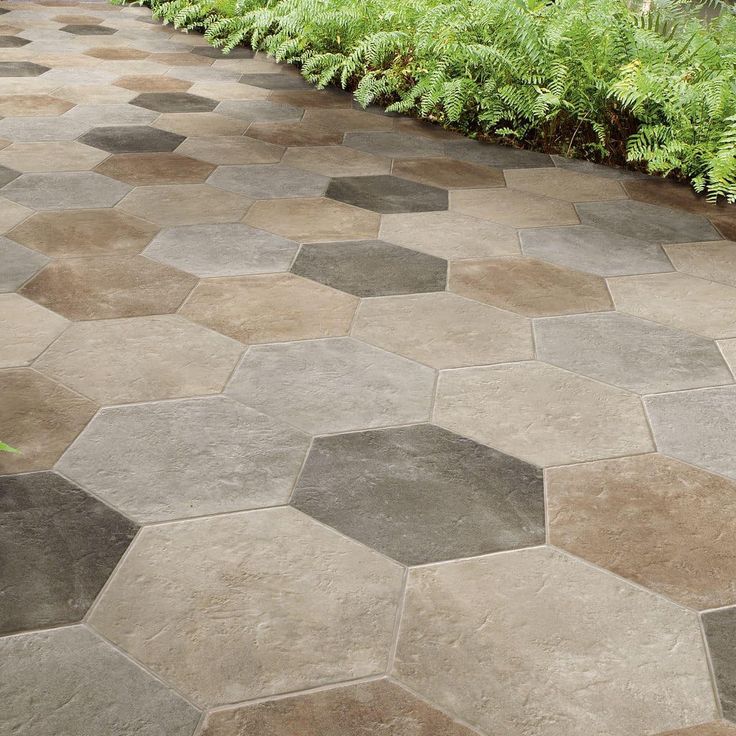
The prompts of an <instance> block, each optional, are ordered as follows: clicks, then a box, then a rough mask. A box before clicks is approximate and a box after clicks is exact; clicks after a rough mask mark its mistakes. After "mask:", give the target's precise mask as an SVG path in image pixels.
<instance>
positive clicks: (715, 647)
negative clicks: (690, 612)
mask: <svg viewBox="0 0 736 736" xmlns="http://www.w3.org/2000/svg"><path fill="white" fill-rule="evenodd" d="M703 628H704V629H705V636H706V639H707V641H708V649H709V650H710V658H711V661H712V662H713V673H714V675H715V680H716V685H717V686H718V696H719V698H720V701H721V708H722V709H723V715H724V716H725V717H726V718H728V719H729V720H732V721H736V664H735V663H734V652H736V607H735V608H724V609H721V610H720V611H709V612H708V613H705V614H703Z"/></svg>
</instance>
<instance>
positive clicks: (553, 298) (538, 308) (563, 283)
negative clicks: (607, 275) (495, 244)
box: [448, 258, 613, 317]
mask: <svg viewBox="0 0 736 736" xmlns="http://www.w3.org/2000/svg"><path fill="white" fill-rule="evenodd" d="M448 285H449V289H450V291H454V292H456V293H457V294H460V295H461V296H465V297H468V298H469V299H475V300H477V301H479V302H485V303H486V304H490V305H492V306H495V307H500V308H501V309H508V310H511V311H512V312H518V313H519V314H524V315H526V316H529V317H543V316H550V315H557V314H576V313H579V312H600V311H606V310H609V309H612V308H613V303H612V302H611V297H610V296H609V293H608V289H606V282H605V281H604V280H603V279H602V278H599V277H598V276H594V275H593V274H588V273H582V272H581V271H573V270H572V269H568V268H562V267H560V266H555V265H553V264H551V263H545V262H544V261H537V260H535V259H533V258H498V259H488V260H479V261H470V260H469V261H462V262H458V263H452V264H450V278H449V282H448Z"/></svg>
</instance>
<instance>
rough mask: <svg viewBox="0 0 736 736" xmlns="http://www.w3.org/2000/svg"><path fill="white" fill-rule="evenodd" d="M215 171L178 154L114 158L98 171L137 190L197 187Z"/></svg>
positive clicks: (0, 155) (133, 155) (126, 155)
mask: <svg viewBox="0 0 736 736" xmlns="http://www.w3.org/2000/svg"><path fill="white" fill-rule="evenodd" d="M2 153H3V152H2V151H0V160H2ZM214 170H215V166H214V165H213V164H208V163H206V162H205V161H197V160H196V159H193V158H189V157H188V156H180V155H179V154H178V153H124V154H115V155H113V156H109V157H107V158H106V160H105V161H104V162H103V163H101V164H100V165H99V166H97V167H96V168H95V171H97V173H99V174H104V175H105V176H109V177H111V178H113V179H119V180H120V181H124V182H126V183H127V184H132V185H134V186H146V185H150V184H194V183H198V182H203V181H204V180H205V179H206V178H207V177H208V176H209V175H210V174H211V173H212V172H213V171H214Z"/></svg>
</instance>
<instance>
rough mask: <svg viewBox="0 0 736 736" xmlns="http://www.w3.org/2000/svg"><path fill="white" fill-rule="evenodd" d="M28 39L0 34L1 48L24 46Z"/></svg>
mask: <svg viewBox="0 0 736 736" xmlns="http://www.w3.org/2000/svg"><path fill="white" fill-rule="evenodd" d="M29 43H30V41H29V40H28V39H27V38H23V37H22V36H0V48H1V49H13V48H20V47H21V46H26V45H27V44H29Z"/></svg>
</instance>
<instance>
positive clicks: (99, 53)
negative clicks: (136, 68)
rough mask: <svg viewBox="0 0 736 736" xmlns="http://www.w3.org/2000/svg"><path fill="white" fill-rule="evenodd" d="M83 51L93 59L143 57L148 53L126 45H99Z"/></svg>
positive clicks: (109, 59) (118, 59)
mask: <svg viewBox="0 0 736 736" xmlns="http://www.w3.org/2000/svg"><path fill="white" fill-rule="evenodd" d="M84 53H85V54H86V55H87V56H92V57H93V58H95V59H103V60H105V61H130V60H134V59H145V58H147V57H148V55H149V54H148V51H141V50H140V49H131V48H128V47H127V46H109V47H108V46H100V47H99V48H94V49H87V50H86V51H85V52H84Z"/></svg>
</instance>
